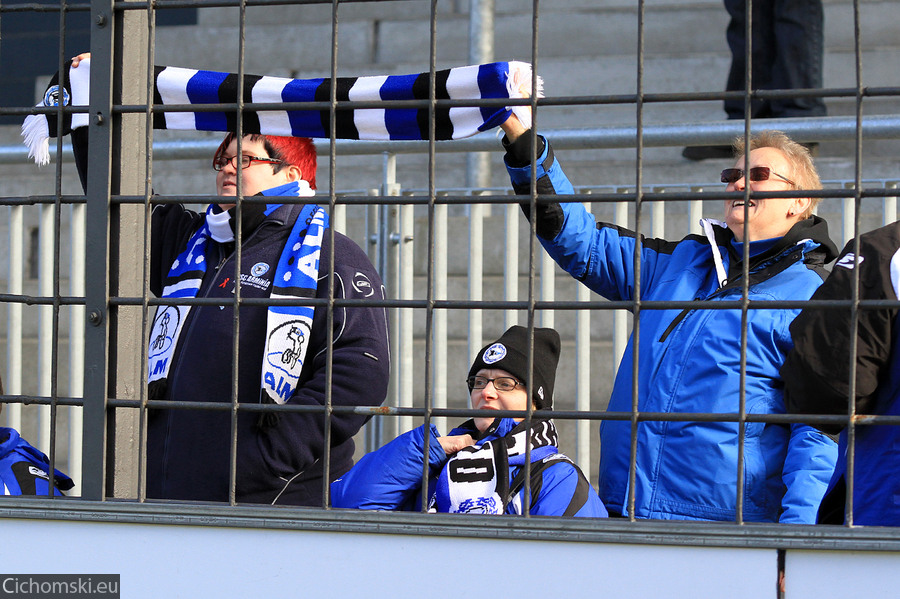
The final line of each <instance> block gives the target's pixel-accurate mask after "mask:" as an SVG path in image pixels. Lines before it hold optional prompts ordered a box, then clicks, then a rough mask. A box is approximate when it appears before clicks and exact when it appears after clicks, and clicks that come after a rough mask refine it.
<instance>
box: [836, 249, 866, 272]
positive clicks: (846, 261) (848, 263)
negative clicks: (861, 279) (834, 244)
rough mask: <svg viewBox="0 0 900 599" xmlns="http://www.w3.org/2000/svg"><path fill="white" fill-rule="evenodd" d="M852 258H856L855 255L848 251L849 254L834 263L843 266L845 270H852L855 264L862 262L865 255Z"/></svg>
mask: <svg viewBox="0 0 900 599" xmlns="http://www.w3.org/2000/svg"><path fill="white" fill-rule="evenodd" d="M854 258H856V255H855V254H854V253H853V252H850V253H849V254H847V255H846V256H844V257H843V258H841V259H840V260H838V261H837V262H836V263H835V264H834V265H835V266H841V267H843V268H846V269H847V270H853V269H854V268H855V266H856V264H862V263H863V260H865V259H866V258H865V256H860V257H859V258H858V259H855V260H854Z"/></svg>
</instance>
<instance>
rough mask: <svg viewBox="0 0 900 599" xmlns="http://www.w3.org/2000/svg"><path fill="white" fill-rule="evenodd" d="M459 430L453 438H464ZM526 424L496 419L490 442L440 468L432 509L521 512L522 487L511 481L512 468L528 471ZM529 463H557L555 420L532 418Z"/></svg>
mask: <svg viewBox="0 0 900 599" xmlns="http://www.w3.org/2000/svg"><path fill="white" fill-rule="evenodd" d="M463 432H469V431H462V430H459V429H457V430H456V431H453V432H451V434H461V433H463ZM528 432H529V431H528V427H527V424H526V422H524V421H523V422H520V423H516V422H515V421H514V420H513V419H511V418H503V419H502V420H501V419H497V420H495V421H494V423H493V424H492V425H491V428H489V429H488V430H487V431H485V433H486V437H485V438H486V439H489V440H488V441H487V442H484V443H481V444H480V445H479V444H476V445H473V446H471V447H466V448H465V449H462V450H460V451H459V452H457V453H456V455H454V456H453V457H452V458H450V459H449V460H448V461H447V463H446V464H445V465H444V468H443V469H442V470H441V474H440V476H439V477H438V482H437V487H436V489H435V493H434V496H433V497H432V499H431V510H432V511H437V512H445V513H451V514H505V513H510V514H519V513H521V512H522V506H521V498H520V496H519V494H518V492H519V490H520V489H521V484H516V481H515V479H524V477H520V476H516V477H515V478H514V481H513V482H511V481H510V477H509V469H510V468H511V467H512V468H516V467H518V469H519V470H518V471H519V472H520V473H524V470H523V468H522V467H523V466H524V465H525V442H526V438H527V437H528ZM530 432H531V435H530V438H531V463H532V467H533V466H534V464H535V463H537V462H541V461H545V460H553V459H555V458H556V457H557V456H559V455H560V454H559V450H558V449H557V448H556V444H557V442H558V441H557V439H558V437H557V433H556V426H555V425H554V424H553V421H552V420H538V419H535V420H532V422H531V428H530Z"/></svg>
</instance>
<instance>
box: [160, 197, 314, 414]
mask: <svg viewBox="0 0 900 599" xmlns="http://www.w3.org/2000/svg"><path fill="white" fill-rule="evenodd" d="M306 189H308V188H306ZM311 191H312V190H309V192H311ZM262 193H263V195H267V196H301V195H311V193H304V188H301V187H300V185H299V184H298V183H297V182H291V183H287V184H285V185H282V186H280V187H275V188H273V189H269V190H266V191H264V192H262ZM279 206H281V204H267V205H266V210H265V214H266V215H267V216H268V215H269V214H271V213H272V212H273V211H274V210H275V209H276V208H278V207H279ZM212 210H213V206H210V207H209V208H208V209H207V212H206V214H207V219H206V220H205V221H204V223H203V226H202V227H200V228H199V229H198V230H197V231H196V232H195V233H194V235H193V236H192V237H191V238H190V240H188V242H187V246H186V247H185V249H184V251H182V252H181V254H179V256H178V258H176V260H175V262H173V263H172V266H171V268H170V269H169V274H168V276H167V277H166V280H165V282H164V287H163V293H162V297H164V298H192V297H196V296H197V293H198V292H199V291H200V285H201V284H202V283H203V277H204V275H205V274H206V265H207V260H206V249H207V244H208V242H209V240H210V239H211V238H212V237H213V233H212V232H211V231H210V226H209V220H210V218H209V217H210V214H211V211H212ZM327 229H328V214H327V212H326V211H325V210H324V209H322V208H320V207H319V206H317V205H315V204H306V205H305V206H303V210H302V211H301V212H300V215H299V216H298V217H297V220H296V221H295V223H294V226H293V229H292V230H291V233H290V236H289V237H288V241H287V243H286V244H285V246H284V250H283V251H282V252H281V257H280V259H279V260H278V266H277V267H276V269H275V279H274V281H273V283H272V293H271V295H270V297H271V298H272V299H286V298H313V297H315V296H316V286H317V283H318V278H319V263H320V259H319V258H320V256H319V255H320V252H321V248H322V239H323V237H324V235H325V232H326V230H327ZM251 274H252V273H251ZM190 309H191V306H159V307H158V308H157V310H156V316H155V317H154V319H153V328H152V330H151V333H150V341H149V344H150V347H149V350H148V360H149V369H148V382H149V383H152V382H154V381H161V380H165V378H166V377H167V376H168V374H169V369H170V368H171V366H172V356H173V354H174V352H175V348H176V347H177V346H178V337H179V336H180V334H181V331H182V329H183V328H184V323H185V321H186V320H187V316H188V313H189V312H190ZM313 315H314V309H313V307H312V306H276V305H273V306H269V309H268V316H267V318H266V328H267V334H266V346H265V351H264V353H263V356H262V361H263V369H262V381H261V386H262V389H263V390H264V391H265V393H266V395H267V396H268V397H269V398H270V399H271V400H272V401H273V402H275V403H278V404H283V403H285V402H286V401H287V400H288V399H290V397H291V395H292V394H293V392H294V390H295V389H296V388H297V381H298V380H299V378H300V371H301V370H302V368H303V364H304V361H305V359H306V352H307V349H308V348H309V343H308V341H309V335H310V331H311V330H312V321H313Z"/></svg>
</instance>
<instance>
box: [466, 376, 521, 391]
mask: <svg viewBox="0 0 900 599" xmlns="http://www.w3.org/2000/svg"><path fill="white" fill-rule="evenodd" d="M488 383H494V389H496V390H497V391H512V390H513V389H515V388H516V387H518V386H519V385H521V384H522V383H520V382H519V381H517V380H516V379H514V378H512V377H511V376H498V377H497V378H495V379H489V378H486V377H483V376H470V377H469V378H467V379H466V384H468V385H469V389H470V390H471V389H484V388H485V387H487V385H488Z"/></svg>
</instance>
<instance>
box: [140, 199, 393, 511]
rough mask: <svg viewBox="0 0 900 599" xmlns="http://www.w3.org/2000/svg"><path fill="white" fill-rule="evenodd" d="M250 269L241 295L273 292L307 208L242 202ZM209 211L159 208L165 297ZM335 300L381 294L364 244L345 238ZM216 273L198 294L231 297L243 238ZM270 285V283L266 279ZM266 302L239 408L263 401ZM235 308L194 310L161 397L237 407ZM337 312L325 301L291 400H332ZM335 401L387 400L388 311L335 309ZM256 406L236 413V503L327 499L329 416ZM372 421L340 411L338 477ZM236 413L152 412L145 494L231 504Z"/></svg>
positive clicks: (155, 262)
mask: <svg viewBox="0 0 900 599" xmlns="http://www.w3.org/2000/svg"><path fill="white" fill-rule="evenodd" d="M242 209H243V216H244V225H243V231H244V234H243V235H244V237H243V239H244V241H243V244H242V258H241V260H242V262H241V272H242V273H243V274H244V275H247V276H246V277H244V280H245V282H244V284H243V285H242V287H241V296H242V297H243V298H268V297H269V293H270V289H271V278H272V277H273V276H274V274H275V270H276V269H275V268H274V266H275V265H276V264H277V263H278V259H279V257H280V256H281V252H282V249H283V247H284V244H285V243H286V240H287V238H288V235H289V233H290V231H291V227H292V226H293V223H294V221H295V220H296V217H297V214H298V213H299V212H300V210H301V209H302V206H301V205H299V204H293V205H290V204H285V205H282V206H281V207H279V208H277V209H276V210H274V211H273V212H272V213H271V214H270V215H269V216H267V217H266V216H264V215H263V214H262V210H263V206H262V205H258V206H256V207H254V206H251V205H250V204H247V205H244V206H243V207H242ZM204 218H205V216H204V215H198V214H196V213H194V212H191V211H187V210H185V209H184V208H182V207H181V206H180V205H165V206H159V207H157V208H156V209H155V210H154V211H153V229H152V254H151V273H150V289H151V291H152V292H153V293H154V294H156V295H160V294H161V292H162V283H163V281H164V280H165V277H166V275H167V273H168V272H169V269H170V266H171V264H172V262H173V260H174V259H175V258H176V257H177V256H178V254H179V253H180V252H181V251H183V250H184V248H185V246H186V244H187V241H188V239H190V237H191V235H192V234H193V232H194V231H196V230H197V229H198V228H199V227H200V226H201V224H202V222H203V219H204ZM329 237H330V232H326V234H325V236H324V241H323V245H322V249H321V261H322V262H321V263H322V267H321V269H320V278H319V285H318V289H317V294H316V297H318V298H327V297H328V277H327V276H326V273H327V272H328V266H327V265H328V259H329V258H328V256H329V253H330V249H331V248H330V239H329ZM334 237H335V247H334V265H335V266H334V274H335V277H334V297H335V298H337V299H340V298H348V299H366V298H368V299H378V300H380V299H382V298H383V297H384V289H383V285H382V282H381V279H380V277H379V276H378V273H377V272H376V271H375V268H374V267H373V266H372V264H371V262H370V261H369V259H368V258H367V257H366V255H365V254H364V253H363V251H362V250H361V249H360V248H359V247H358V246H357V245H356V244H355V243H353V241H351V240H350V239H348V238H347V237H345V236H343V235H340V234H338V233H335V236H334ZM206 258H207V261H208V264H209V267H208V268H207V270H206V274H205V277H204V279H203V282H202V284H201V288H200V290H199V292H198V294H197V297H198V298H218V299H224V300H226V301H228V302H231V300H232V299H233V290H234V281H235V255H234V244H233V243H226V244H222V243H217V242H215V241H212V240H210V242H209V245H208V249H207V255H206ZM260 262H264V263H266V264H269V265H271V266H272V268H269V269H268V272H267V273H266V274H265V275H264V276H263V277H256V276H254V277H249V273H250V271H251V268H253V266H254V264H257V263H260ZM261 278H262V279H264V281H260V279H261ZM266 315H267V309H266V307H265V306H244V307H243V308H241V312H240V335H239V342H238V352H239V354H238V355H239V365H238V369H237V397H238V399H239V401H240V402H241V403H259V402H260V401H261V383H260V379H261V373H262V353H263V348H264V344H265V336H266V333H267V326H266ZM233 316H234V314H233V310H232V307H231V305H230V304H229V305H226V306H224V307H223V306H194V307H193V308H192V309H191V310H190V312H189V314H188V318H187V321H186V322H185V324H184V327H183V329H182V332H181V336H180V338H179V340H178V345H177V347H176V349H175V353H174V355H173V365H172V367H171V369H170V371H169V376H168V379H167V385H164V386H162V388H159V387H157V383H153V384H151V399H155V398H159V399H167V400H177V401H187V402H194V401H204V402H222V403H231V397H232V385H231V378H232V351H233V349H232V343H233V342H232V340H233V326H234V325H233ZM327 326H328V310H327V309H326V307H325V306H317V307H316V308H315V317H314V320H313V325H312V333H311V335H310V342H309V343H310V346H309V349H308V351H307V354H306V355H307V359H306V363H305V364H304V367H303V371H302V372H301V375H300V380H299V381H298V385H297V389H296V391H295V392H294V394H293V396H292V397H291V398H290V399H289V401H288V405H308V406H322V405H324V404H325V393H326V388H327V384H328V383H327V379H326V372H325V366H326V364H325V361H326V351H325V350H326V342H327V328H326V327H327ZM332 330H333V333H334V335H333V339H334V344H333V346H332V349H333V362H332V367H333V372H332V387H331V391H332V395H331V401H332V405H334V406H377V405H379V404H381V402H382V401H383V400H384V397H385V395H386V393H387V384H388V376H389V372H390V356H389V347H388V331H387V316H386V313H385V310H384V308H382V307H371V306H353V307H347V306H341V307H335V308H334V310H333V322H332ZM277 416H278V417H277V418H272V417H271V415H270V416H269V417H261V416H260V414H259V413H258V412H239V413H238V417H237V470H236V499H237V501H238V502H250V503H278V504H291V505H311V506H318V505H321V504H322V491H323V481H322V475H323V467H322V458H323V455H324V445H325V427H324V420H325V419H324V415H323V414H322V413H298V412H294V413H282V414H280V415H277ZM367 420H368V417H367V416H362V415H358V414H347V413H335V414H334V415H333V416H332V418H331V472H330V475H329V477H328V478H329V481H330V480H334V479H336V478H338V477H339V476H340V475H341V474H343V473H344V472H346V471H347V470H349V469H350V467H351V466H352V464H353V452H354V444H353V440H352V437H353V435H355V434H356V433H357V431H359V429H360V427H362V426H363V424H364V423H365V422H366V421H367ZM230 439H231V414H230V412H229V410H224V411H210V410H184V409H180V410H176V409H172V410H159V409H155V410H151V411H150V415H149V419H148V459H147V496H148V497H150V498H164V499H182V500H207V501H228V490H229V462H230V442H229V441H230Z"/></svg>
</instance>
